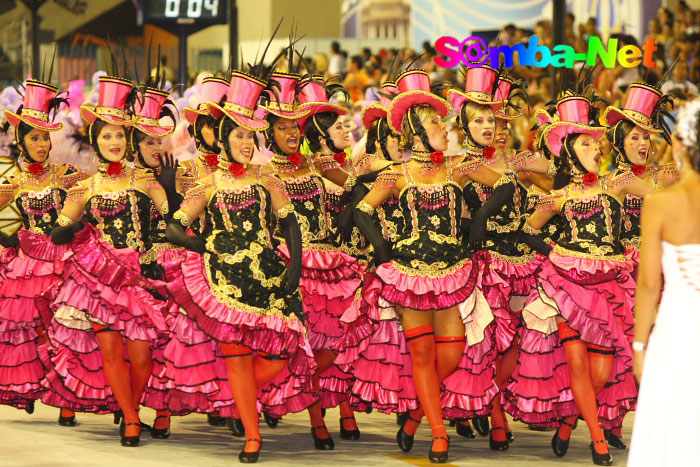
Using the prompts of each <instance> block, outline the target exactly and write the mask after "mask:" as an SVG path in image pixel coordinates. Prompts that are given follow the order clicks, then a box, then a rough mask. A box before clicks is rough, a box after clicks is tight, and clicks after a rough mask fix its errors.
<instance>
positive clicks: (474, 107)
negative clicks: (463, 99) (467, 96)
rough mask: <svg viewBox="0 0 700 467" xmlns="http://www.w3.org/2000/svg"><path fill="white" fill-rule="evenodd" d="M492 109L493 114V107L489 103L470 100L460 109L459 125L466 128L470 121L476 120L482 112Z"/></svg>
mask: <svg viewBox="0 0 700 467" xmlns="http://www.w3.org/2000/svg"><path fill="white" fill-rule="evenodd" d="M488 111H490V112H491V114H492V115H493V109H491V107H489V106H488V105H482V104H477V103H476V102H471V101H468V102H467V103H466V104H464V105H463V106H462V108H461V110H460V111H459V126H461V127H462V128H463V129H465V130H466V128H467V125H469V122H471V121H472V120H474V119H475V118H476V117H477V116H478V115H479V114H480V113H482V112H488Z"/></svg>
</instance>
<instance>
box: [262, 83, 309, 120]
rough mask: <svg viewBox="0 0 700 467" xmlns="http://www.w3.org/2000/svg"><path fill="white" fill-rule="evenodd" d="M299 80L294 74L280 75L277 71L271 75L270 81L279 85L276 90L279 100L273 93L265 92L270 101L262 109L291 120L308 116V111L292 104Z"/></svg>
mask: <svg viewBox="0 0 700 467" xmlns="http://www.w3.org/2000/svg"><path fill="white" fill-rule="evenodd" d="M299 78H300V77H299V75H298V74H296V73H281V72H277V71H276V72H274V73H272V75H271V76H270V80H271V81H276V82H277V83H279V85H280V86H279V88H276V92H277V96H278V97H279V100H278V99H277V97H275V94H274V93H273V92H271V91H266V92H267V94H268V95H269V97H270V101H269V102H268V104H267V105H265V106H262V107H263V108H264V109H265V110H266V111H267V112H269V113H271V114H273V115H277V116H278V117H282V118H289V119H292V120H295V119H297V118H301V117H303V116H305V115H306V114H308V113H309V111H308V110H303V109H300V108H299V107H298V106H297V105H296V104H295V102H294V100H295V99H296V89H297V83H298V82H299Z"/></svg>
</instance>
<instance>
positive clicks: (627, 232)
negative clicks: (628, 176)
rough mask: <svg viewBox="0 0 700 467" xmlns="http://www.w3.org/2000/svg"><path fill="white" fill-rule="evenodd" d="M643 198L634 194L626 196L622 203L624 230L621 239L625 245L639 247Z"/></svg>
mask: <svg viewBox="0 0 700 467" xmlns="http://www.w3.org/2000/svg"><path fill="white" fill-rule="evenodd" d="M642 201H643V198H640V197H639V196H634V195H627V196H625V201H624V203H623V204H622V232H621V233H620V241H622V244H623V245H624V246H625V247H630V248H635V249H639V246H640V241H641V235H642V234H641V231H640V216H641V213H642Z"/></svg>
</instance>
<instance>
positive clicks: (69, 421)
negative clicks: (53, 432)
mask: <svg viewBox="0 0 700 467" xmlns="http://www.w3.org/2000/svg"><path fill="white" fill-rule="evenodd" d="M58 424H59V425H61V426H75V425H76V424H77V422H76V421H75V415H71V416H70V417H64V416H62V415H61V412H60V411H59V412H58Z"/></svg>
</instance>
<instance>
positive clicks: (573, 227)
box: [513, 72, 649, 465]
mask: <svg viewBox="0 0 700 467" xmlns="http://www.w3.org/2000/svg"><path fill="white" fill-rule="evenodd" d="M583 76H584V79H582V80H580V81H579V83H578V85H577V87H576V89H575V91H568V92H566V93H565V94H564V95H563V96H562V97H561V98H560V99H559V101H558V103H557V108H558V113H559V121H556V122H554V123H552V124H551V125H549V126H548V127H547V129H546V130H545V132H546V135H545V137H546V138H547V144H548V146H549V148H550V149H551V150H552V152H553V153H555V154H559V156H560V157H561V159H562V164H564V167H565V168H567V169H568V170H569V173H570V176H571V182H570V183H569V184H568V185H567V186H566V187H564V188H563V189H562V190H558V191H554V192H552V194H551V195H549V196H547V197H546V198H545V199H543V201H542V203H541V204H540V206H538V211H537V212H536V213H535V214H533V215H532V216H531V217H530V219H529V220H528V223H527V224H526V226H525V227H524V230H523V232H524V233H525V234H533V233H537V232H538V230H539V229H540V228H541V227H542V226H543V225H544V224H545V223H546V222H547V221H548V220H549V219H551V217H552V216H554V215H555V214H557V213H561V215H562V216H564V217H565V220H566V222H565V224H564V228H565V231H564V233H563V235H562V237H561V238H560V239H559V242H558V243H557V245H556V246H555V247H554V248H553V249H552V248H551V247H550V246H549V245H547V244H545V243H544V242H543V241H542V240H538V239H536V237H533V236H530V235H525V236H524V239H525V240H526V241H527V242H528V244H530V245H531V246H533V247H534V248H537V249H538V250H539V251H540V252H541V253H543V254H545V253H547V254H548V256H549V261H547V262H545V263H544V264H543V266H542V271H541V272H540V276H539V278H538V295H539V297H538V298H537V299H536V300H534V301H533V302H532V303H529V304H528V305H527V306H526V307H525V309H524V310H523V320H524V322H525V324H526V325H527V326H528V327H529V328H530V329H535V330H539V331H540V333H541V334H542V338H541V339H540V340H539V341H538V340H534V339H533V341H532V342H530V343H528V345H529V346H530V347H529V349H528V350H529V352H531V353H532V351H533V349H534V348H535V347H538V350H541V362H542V363H541V365H542V366H543V367H545V366H546V367H547V368H551V370H552V372H555V371H556V367H557V365H558V362H556V358H557V357H556V355H555V354H556V352H557V350H558V349H559V351H560V349H561V348H563V351H564V353H565V356H566V361H567V364H568V365H567V366H568V371H569V376H570V384H569V385H570V389H569V388H568V386H569V385H566V384H564V383H563V380H562V378H563V376H562V375H560V377H559V378H557V379H558V381H559V382H560V384H561V386H559V387H555V390H556V391H558V392H559V397H556V398H548V397H545V396H539V397H536V398H535V400H534V401H530V404H529V405H530V407H532V409H533V410H544V411H549V412H550V413H553V414H554V415H555V416H556V415H559V416H561V415H563V414H565V413H566V411H570V410H571V407H570V398H571V396H570V395H569V393H571V394H572V395H573V399H574V401H575V403H576V408H577V410H578V412H579V413H580V414H581V415H582V416H583V418H584V420H585V421H586V424H587V425H588V428H589V431H590V433H591V440H592V442H591V445H590V449H591V455H592V458H593V462H594V463H595V464H597V465H611V464H612V456H611V455H610V452H609V450H608V445H607V443H606V441H605V437H604V434H603V430H602V429H601V424H602V426H603V428H606V429H612V428H614V427H616V426H619V424H620V423H621V421H622V417H623V416H624V414H625V413H626V412H628V411H629V410H632V409H633V408H634V405H635V400H636V395H637V394H636V387H635V384H634V376H633V374H632V351H631V348H630V344H631V339H632V335H633V332H634V319H633V316H632V302H633V299H634V298H633V297H634V281H633V280H632V277H631V274H630V272H629V269H628V267H627V263H626V261H625V257H624V254H623V249H622V246H621V244H620V242H619V235H620V228H621V219H622V197H624V196H625V195H626V194H628V193H631V194H635V195H637V196H643V195H644V194H646V193H647V192H648V191H649V188H648V186H647V184H646V183H644V182H643V181H641V180H639V179H638V178H637V177H636V176H635V175H634V173H633V172H632V171H624V172H621V171H615V172H613V173H612V174H610V175H607V176H604V177H599V176H598V175H597V173H598V171H599V169H600V158H601V152H600V149H599V145H598V140H599V139H600V138H601V137H602V136H603V133H604V130H605V128H604V127H602V126H600V125H599V124H598V123H597V120H596V119H595V118H594V115H593V113H592V110H591V108H592V105H591V100H589V99H588V98H587V97H585V96H584V95H583V92H584V90H585V82H586V78H585V76H586V73H585V72H583ZM591 121H593V123H591ZM557 329H558V338H559V341H560V342H559V343H558V342H553V341H555V339H552V334H553V333H554V332H555V331H556V330H557ZM545 344H546V345H548V346H553V348H549V349H546V350H544V347H545ZM523 347H525V344H523ZM559 368H561V367H559ZM513 393H515V394H518V389H517V387H516V388H515V390H514V391H513ZM596 396H597V397H598V400H599V401H606V402H605V405H604V407H601V410H600V412H599V409H598V404H597V401H596ZM567 403H568V407H567V409H566V411H565V410H562V409H561V408H560V409H556V408H555V407H553V406H556V405H562V404H563V405H567ZM601 405H603V404H602V403H601ZM577 417H578V413H575V414H574V415H571V416H568V417H567V418H564V419H563V420H562V421H561V426H560V427H559V429H558V430H557V433H556V434H555V435H554V438H553V439H552V449H553V450H554V452H555V454H556V455H558V456H564V455H565V454H566V451H567V449H568V446H569V438H570V435H571V430H572V429H573V427H574V422H575V421H576V418H577Z"/></svg>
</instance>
